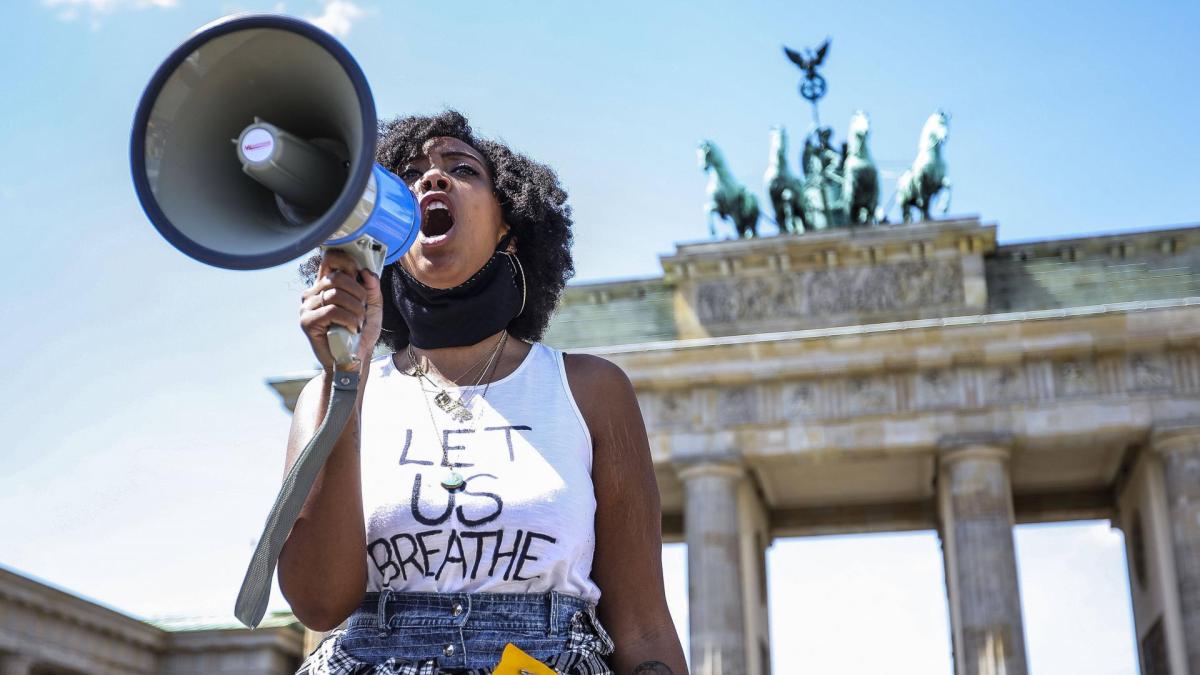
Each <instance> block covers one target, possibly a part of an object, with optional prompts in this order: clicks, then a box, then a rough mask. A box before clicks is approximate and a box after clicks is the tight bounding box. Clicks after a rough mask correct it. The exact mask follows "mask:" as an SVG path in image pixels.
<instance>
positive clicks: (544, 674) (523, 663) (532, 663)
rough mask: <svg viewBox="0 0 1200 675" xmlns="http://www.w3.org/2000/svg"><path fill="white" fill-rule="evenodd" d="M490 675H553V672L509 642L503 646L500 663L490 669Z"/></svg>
mask: <svg viewBox="0 0 1200 675" xmlns="http://www.w3.org/2000/svg"><path fill="white" fill-rule="evenodd" d="M492 675H555V672H554V669H553V668H551V667H550V666H547V665H546V664H544V663H542V662H541V661H538V660H537V659H535V658H533V657H532V656H530V655H528V654H526V653H525V652H523V651H521V650H520V649H519V648H518V647H517V646H516V645H514V644H513V643H511V642H510V643H508V644H507V645H505V646H504V653H503V654H501V655H500V663H497V664H496V667H495V668H493V669H492Z"/></svg>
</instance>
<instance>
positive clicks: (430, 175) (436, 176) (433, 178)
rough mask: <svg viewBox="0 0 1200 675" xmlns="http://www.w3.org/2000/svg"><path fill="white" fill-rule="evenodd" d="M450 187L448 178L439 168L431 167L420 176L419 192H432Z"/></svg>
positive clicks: (443, 190)
mask: <svg viewBox="0 0 1200 675" xmlns="http://www.w3.org/2000/svg"><path fill="white" fill-rule="evenodd" d="M449 189H450V180H449V179H448V178H446V174H444V173H442V170H441V169H438V168H436V167H435V168H432V169H430V170H429V171H426V172H425V175H424V176H421V192H433V191H434V190H440V191H442V192H445V191H446V190H449Z"/></svg>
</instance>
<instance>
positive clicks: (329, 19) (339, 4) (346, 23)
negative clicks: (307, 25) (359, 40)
mask: <svg viewBox="0 0 1200 675" xmlns="http://www.w3.org/2000/svg"><path fill="white" fill-rule="evenodd" d="M364 16H366V12H365V11H363V9H362V8H361V7H359V6H358V5H356V4H354V3H353V2H350V0H326V2H325V10H324V11H322V12H321V14H320V16H306V17H304V18H306V19H308V20H309V21H311V22H312V23H313V24H314V25H316V26H317V27H319V28H322V29H324V30H326V31H328V32H330V33H332V34H333V35H336V36H338V37H340V38H344V37H346V36H347V35H349V34H350V28H351V27H353V25H354V22H355V21H358V20H359V19H361V18H362V17H364Z"/></svg>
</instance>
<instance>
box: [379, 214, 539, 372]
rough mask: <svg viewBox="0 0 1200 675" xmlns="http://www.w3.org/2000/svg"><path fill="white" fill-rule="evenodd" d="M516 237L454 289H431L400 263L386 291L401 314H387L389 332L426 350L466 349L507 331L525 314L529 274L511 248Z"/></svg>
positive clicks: (388, 278) (504, 242)
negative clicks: (526, 282)
mask: <svg viewBox="0 0 1200 675" xmlns="http://www.w3.org/2000/svg"><path fill="white" fill-rule="evenodd" d="M510 237H511V235H505V236H504V238H503V239H501V240H500V244H499V245H497V247H496V252H495V253H493V254H492V257H491V258H489V259H488V261H487V262H486V263H484V265H483V267H481V268H480V269H479V271H478V272H476V273H475V274H473V275H471V278H470V279H467V280H466V281H464V282H463V283H461V284H459V285H457V286H455V287H454V288H431V287H429V286H426V285H425V284H423V283H421V282H420V281H417V280H416V279H414V278H413V277H412V275H410V274H409V273H408V272H406V271H405V270H404V268H402V267H401V266H400V263H399V262H397V263H396V264H394V265H391V266H390V267H391V273H390V274H384V275H383V276H384V278H383V279H382V289H381V290H382V292H383V296H384V298H388V297H390V298H391V299H392V304H393V306H394V307H395V309H396V312H395V314H393V315H392V316H389V314H390V313H389V312H384V320H383V329H384V330H387V331H389V332H392V333H407V334H408V342H410V343H411V344H412V345H413V346H414V347H419V348H421V349H440V348H442V347H465V346H467V345H473V344H475V343H477V342H479V341H481V340H483V339H484V338H486V337H488V336H489V335H495V334H496V333H498V332H500V331H501V330H504V328H505V327H506V326H508V324H509V322H510V321H512V320H513V319H515V318H516V317H518V316H520V314H521V312H523V311H524V310H525V292H526V289H525V273H524V270H523V269H521V263H520V261H518V260H517V256H516V255H514V254H511V253H508V252H507V250H506V249H507V248H508V242H509V239H510ZM518 277H519V279H518Z"/></svg>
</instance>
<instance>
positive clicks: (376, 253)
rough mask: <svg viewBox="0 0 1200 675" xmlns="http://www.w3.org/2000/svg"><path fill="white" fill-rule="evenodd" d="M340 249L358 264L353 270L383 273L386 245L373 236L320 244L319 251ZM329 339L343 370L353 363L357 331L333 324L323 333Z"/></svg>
mask: <svg viewBox="0 0 1200 675" xmlns="http://www.w3.org/2000/svg"><path fill="white" fill-rule="evenodd" d="M335 250H336V251H341V252H343V253H345V254H346V255H348V256H350V259H351V260H353V261H354V263H355V264H356V265H357V266H358V267H357V268H356V270H355V272H357V270H370V271H371V272H374V273H375V276H376V277H378V276H379V275H381V274H383V261H384V260H386V259H387V246H385V245H384V244H383V243H381V242H379V241H377V240H376V239H375V238H374V237H370V236H368V235H365V234H364V235H363V236H361V237H359V238H358V239H355V240H353V241H348V242H346V243H344V244H336V245H334V246H322V247H321V253H322V255H324V253H325V252H326V251H335ZM325 336H326V338H327V339H328V340H329V351H330V352H331V353H332V354H333V361H334V363H335V364H336V365H337V369H338V370H345V369H347V368H350V367H351V366H352V365H353V364H354V359H355V358H357V355H358V333H353V332H351V331H349V330H347V329H346V328H345V327H343V326H333V327H332V328H330V329H329V331H328V332H327V333H326V334H325Z"/></svg>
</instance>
